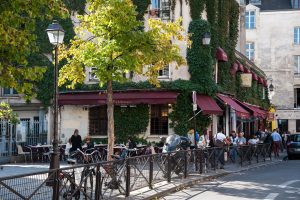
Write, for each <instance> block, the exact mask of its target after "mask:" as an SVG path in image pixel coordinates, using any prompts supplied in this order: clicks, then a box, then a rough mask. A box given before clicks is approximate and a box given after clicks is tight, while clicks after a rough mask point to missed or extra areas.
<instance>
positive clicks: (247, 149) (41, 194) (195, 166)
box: [0, 144, 271, 200]
mask: <svg viewBox="0 0 300 200" xmlns="http://www.w3.org/2000/svg"><path fill="white" fill-rule="evenodd" d="M270 148H271V145H270V144H258V145H255V146H243V147H240V148H208V149H196V150H186V151H177V152H172V153H160V154H152V155H144V156H136V157H130V158H126V159H122V160H116V161H110V162H108V161H102V162H101V161H100V162H98V163H93V164H86V165H76V166H72V167H69V168H61V169H55V170H51V171H44V172H40V173H34V174H25V175H21V176H15V177H6V178H5V177H4V178H0V199H5V200H13V199H24V200H25V199H26V200H29V199H56V200H57V199H73V198H75V199H96V200H99V199H117V198H124V197H128V196H130V192H132V191H135V190H138V189H140V188H145V187H148V188H150V189H152V188H153V185H154V184H155V183H158V182H162V181H167V182H170V181H171V180H176V179H182V178H187V177H188V176H190V175H194V174H202V173H209V172H211V171H214V170H216V169H217V168H218V167H220V166H222V165H223V164H225V166H226V165H231V164H232V165H237V164H239V165H241V166H243V165H246V164H252V163H253V162H262V161H263V162H264V161H265V160H266V157H270V158H271V154H270ZM235 154H236V157H235ZM226 157H227V158H228V159H226ZM223 161H224V163H223Z"/></svg>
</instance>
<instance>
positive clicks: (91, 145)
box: [85, 137, 94, 154]
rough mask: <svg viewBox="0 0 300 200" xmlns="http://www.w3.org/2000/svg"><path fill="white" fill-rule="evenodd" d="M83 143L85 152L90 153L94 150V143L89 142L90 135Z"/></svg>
mask: <svg viewBox="0 0 300 200" xmlns="http://www.w3.org/2000/svg"><path fill="white" fill-rule="evenodd" d="M85 144H86V151H85V153H88V154H90V153H92V152H93V151H94V143H92V142H91V138H90V137H87V138H86V139H85Z"/></svg>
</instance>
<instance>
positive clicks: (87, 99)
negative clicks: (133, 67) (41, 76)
mask: <svg viewBox="0 0 300 200" xmlns="http://www.w3.org/2000/svg"><path fill="white" fill-rule="evenodd" d="M178 94H179V93H178V92H175V91H158V90H157V91H154V90H153V91H146V90H133V91H131V90H127V91H115V92H114V94H113V100H114V104H115V105H134V104H169V103H170V104H172V103H175V102H176V98H177V96H178ZM58 103H59V105H105V104H106V93H105V92H104V91H94V92H68V93H60V94H59V98H58Z"/></svg>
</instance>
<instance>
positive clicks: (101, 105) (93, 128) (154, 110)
mask: <svg viewBox="0 0 300 200" xmlns="http://www.w3.org/2000/svg"><path fill="white" fill-rule="evenodd" d="M171 2H175V3H176V4H175V5H174V4H171ZM228 2H229V1H228ZM230 2H232V1H230ZM243 8H244V7H243V5H241V8H240V9H243ZM190 9H191V8H190V6H189V4H187V1H179V0H178V1H169V0H152V1H151V4H150V5H149V6H148V9H147V12H146V14H145V15H144V19H145V29H146V30H147V27H148V26H147V19H149V18H154V19H162V20H164V21H170V20H174V19H177V18H179V17H182V19H183V21H182V25H183V27H184V28H185V30H186V31H188V28H189V25H190V22H191V21H192V20H193V19H192V17H191V14H190ZM202 16H203V18H204V19H207V17H206V14H205V12H203V13H202ZM238 17H241V19H242V17H243V15H242V16H238ZM208 20H209V19H208ZM220 20H221V18H220ZM227 24H228V23H227ZM242 25H243V20H241V23H240V29H239V33H245V30H244V29H243V26H242ZM239 33H238V34H239ZM201 40H202V38H201ZM244 40H245V37H242V38H239V43H238V45H237V49H238V50H243V49H244V46H245V45H244ZM175 42H176V41H175ZM235 45H236V44H235ZM179 46H180V47H181V53H182V55H183V56H184V57H186V55H187V47H186V45H185V44H179ZM215 52H216V55H213V56H214V57H215V58H214V59H215V63H216V65H215V66H214V67H215V70H214V74H215V77H216V79H218V78H217V77H218V75H221V74H222V73H223V72H218V64H219V70H224V69H222V68H221V67H222V63H221V62H224V61H225V62H226V61H227V60H228V58H227V55H226V53H227V52H225V51H224V50H223V49H222V48H215V49H213V54H214V53H215ZM233 54H236V55H235V56H234V57H235V58H236V59H237V63H235V64H234V65H233V67H231V68H234V67H235V66H238V69H233V70H232V71H233V74H232V76H233V77H234V76H235V74H242V73H247V74H250V76H251V78H250V81H251V82H252V76H253V77H256V79H253V81H254V82H255V84H257V85H259V88H261V89H262V90H260V91H259V92H261V93H263V91H264V90H265V88H266V84H265V81H264V79H265V75H264V72H263V71H261V70H260V69H259V68H258V67H256V66H255V64H254V63H252V62H250V61H249V60H248V59H247V58H246V57H245V56H243V55H241V54H240V53H238V52H235V51H234V52H233ZM238 60H239V61H241V62H242V61H243V63H244V64H243V65H242V64H241V63H239V62H238ZM231 62H232V61H231ZM238 63H239V64H238ZM227 67H228V66H227ZM229 68H230V66H229ZM229 68H228V71H225V72H226V73H227V74H228V75H229ZM251 73H252V74H251ZM86 74H87V76H86V77H87V79H86V80H85V84H86V85H91V84H95V83H96V84H97V77H96V76H95V74H94V73H93V68H90V69H89V71H86ZM210 76H213V74H211V75H210ZM257 76H259V79H258V78H257ZM126 77H127V78H129V79H131V80H132V82H135V83H141V82H144V81H147V80H146V78H145V77H143V76H140V75H136V74H132V73H129V74H126ZM190 79H191V74H190V73H189V67H188V66H183V67H180V68H178V69H176V68H175V66H173V65H172V64H169V65H168V66H166V67H165V68H164V69H162V70H160V71H159V80H160V81H163V82H164V83H165V84H168V83H171V84H172V83H173V82H175V81H190ZM229 79H234V80H235V79H236V78H232V77H231V76H230V77H229ZM258 80H260V81H258ZM256 82H257V83H256ZM233 84H235V82H234V83H233ZM87 87H88V86H87ZM190 92H191V91H190ZM221 93H222V94H221ZM221 93H218V94H217V95H215V96H214V97H211V96H209V95H207V94H201V93H198V94H197V102H196V103H197V105H198V111H200V110H201V112H202V113H201V114H200V115H202V114H205V115H206V116H208V118H209V119H210V120H211V122H210V123H209V124H208V125H207V128H208V131H209V132H210V133H211V135H213V134H215V133H216V132H217V127H219V126H221V127H222V128H223V129H224V131H225V133H226V134H227V135H229V133H230V131H232V130H239V131H242V130H243V131H246V132H249V133H250V132H251V133H254V131H256V129H258V128H259V127H260V126H262V124H263V122H262V121H263V120H265V119H266V111H264V110H263V109H261V108H260V107H259V106H255V105H253V104H246V103H245V102H244V99H239V98H238V96H236V94H230V93H227V92H226V91H223V92H221ZM180 94H181V92H180V91H176V90H168V89H166V88H163V89H160V90H158V89H138V88H134V87H131V88H130V90H128V89H127V90H118V91H115V94H114V99H115V105H116V108H117V109H119V110H120V112H127V111H128V112H129V110H130V109H132V110H133V109H135V108H137V107H139V106H140V105H146V107H147V108H148V113H147V115H146V117H147V118H148V121H147V124H146V126H145V129H143V131H141V133H140V136H142V137H143V138H145V139H147V140H148V141H157V140H158V139H159V137H160V136H167V135H169V134H172V133H175V132H176V131H175V130H174V128H172V127H171V126H170V124H171V123H172V121H171V120H170V117H169V115H170V113H172V111H173V110H174V109H175V107H176V106H175V104H176V102H177V101H178V97H179V95H180ZM190 98H191V96H190ZM238 99H239V100H238ZM59 104H60V114H59V132H60V134H59V135H60V140H61V141H62V142H66V141H67V139H68V138H70V136H71V135H72V134H73V131H74V129H75V128H76V129H79V132H80V134H81V135H82V136H83V137H85V136H87V135H90V136H91V137H93V138H102V139H103V138H106V137H107V136H106V129H107V117H106V106H105V104H106V94H105V91H104V90H94V91H92V90H88V91H84V90H74V91H66V92H61V94H60V97H59ZM188 106H191V107H192V105H191V104H189V105H188ZM198 111H197V112H198ZM187 120H189V119H187ZM201 131H202V130H201ZM185 133H186V132H185ZM185 133H181V134H185ZM127 137H128V136H127Z"/></svg>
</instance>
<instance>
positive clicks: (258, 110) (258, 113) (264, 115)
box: [235, 100, 267, 119]
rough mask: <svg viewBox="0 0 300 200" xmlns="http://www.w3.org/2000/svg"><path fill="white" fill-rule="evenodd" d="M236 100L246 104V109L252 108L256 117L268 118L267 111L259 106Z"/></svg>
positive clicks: (243, 104)
mask: <svg viewBox="0 0 300 200" xmlns="http://www.w3.org/2000/svg"><path fill="white" fill-rule="evenodd" d="M235 101H237V102H238V103H239V104H241V105H242V106H244V107H245V108H246V109H248V110H250V111H251V112H252V115H253V116H254V117H258V118H261V119H266V118H267V111H265V110H263V109H261V108H259V107H258V106H255V105H251V104H248V103H244V102H241V101H238V100H235Z"/></svg>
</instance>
